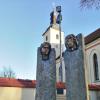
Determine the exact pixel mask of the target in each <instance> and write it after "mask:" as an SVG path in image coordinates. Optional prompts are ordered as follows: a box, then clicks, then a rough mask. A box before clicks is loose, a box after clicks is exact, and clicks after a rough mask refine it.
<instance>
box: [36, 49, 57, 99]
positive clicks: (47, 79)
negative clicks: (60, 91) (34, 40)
mask: <svg viewBox="0 0 100 100" xmlns="http://www.w3.org/2000/svg"><path fill="white" fill-rule="evenodd" d="M55 57H56V55H55V50H54V49H51V52H50V55H49V59H48V60H45V61H43V60H42V55H41V53H40V48H38V53H37V76H36V80H37V85H36V97H35V100H56V62H55Z"/></svg>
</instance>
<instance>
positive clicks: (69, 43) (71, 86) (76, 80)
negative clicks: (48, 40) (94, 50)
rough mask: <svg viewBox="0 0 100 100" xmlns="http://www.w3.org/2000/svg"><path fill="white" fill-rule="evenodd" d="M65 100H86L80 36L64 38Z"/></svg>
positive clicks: (82, 43)
mask: <svg viewBox="0 0 100 100" xmlns="http://www.w3.org/2000/svg"><path fill="white" fill-rule="evenodd" d="M65 46H66V51H65V52H64V62H65V73H66V100H87V86H86V79H85V64H84V41H83V37H82V34H79V35H77V36H75V35H73V34H70V35H68V36H67V37H66V38H65Z"/></svg>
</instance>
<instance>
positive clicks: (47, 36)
mask: <svg viewBox="0 0 100 100" xmlns="http://www.w3.org/2000/svg"><path fill="white" fill-rule="evenodd" d="M60 33H61V34H60ZM42 36H43V40H44V42H49V43H50V44H51V47H52V48H55V51H56V79H57V82H58V81H63V82H64V81H65V78H64V76H65V75H62V74H65V71H64V67H63V66H64V61H63V58H62V66H61V67H60V62H61V61H60V54H62V52H63V51H64V32H61V27H60V24H59V20H57V11H56V10H54V11H52V12H51V14H50V26H49V27H48V28H47V29H46V31H45V32H44V33H43V34H42ZM60 43H61V44H60ZM60 47H61V49H60ZM60 69H61V70H60Z"/></svg>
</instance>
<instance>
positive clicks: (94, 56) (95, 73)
mask: <svg viewBox="0 0 100 100" xmlns="http://www.w3.org/2000/svg"><path fill="white" fill-rule="evenodd" d="M93 66H94V77H95V80H99V70H98V59H97V55H96V54H94V55H93Z"/></svg>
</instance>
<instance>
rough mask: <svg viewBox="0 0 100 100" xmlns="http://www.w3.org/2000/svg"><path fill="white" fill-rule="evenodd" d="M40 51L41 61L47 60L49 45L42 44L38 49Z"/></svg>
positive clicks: (46, 43)
mask: <svg viewBox="0 0 100 100" xmlns="http://www.w3.org/2000/svg"><path fill="white" fill-rule="evenodd" d="M40 48H41V49H40V51H41V55H42V60H48V59H49V54H50V51H51V45H50V43H48V42H44V43H43V44H41V47H40Z"/></svg>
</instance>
